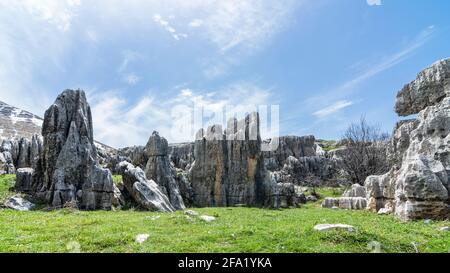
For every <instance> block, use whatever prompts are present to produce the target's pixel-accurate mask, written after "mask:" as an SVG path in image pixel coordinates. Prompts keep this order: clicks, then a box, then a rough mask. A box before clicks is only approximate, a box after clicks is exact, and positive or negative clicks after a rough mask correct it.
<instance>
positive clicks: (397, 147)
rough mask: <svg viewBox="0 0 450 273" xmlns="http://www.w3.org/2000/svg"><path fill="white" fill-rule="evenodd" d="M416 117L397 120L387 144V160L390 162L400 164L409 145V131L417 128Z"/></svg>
mask: <svg viewBox="0 0 450 273" xmlns="http://www.w3.org/2000/svg"><path fill="white" fill-rule="evenodd" d="M417 125H418V121H417V120H416V119H409V120H402V121H399V122H397V124H396V125H395V128H394V131H393V132H392V137H391V142H390V143H389V146H388V160H389V161H390V164H391V165H392V166H393V165H401V163H402V158H403V155H404V153H405V152H406V150H407V149H408V147H409V144H410V142H409V138H410V135H411V132H412V131H413V130H415V129H416V128H417Z"/></svg>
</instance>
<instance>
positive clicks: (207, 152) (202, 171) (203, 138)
mask: <svg viewBox="0 0 450 273" xmlns="http://www.w3.org/2000/svg"><path fill="white" fill-rule="evenodd" d="M194 155H195V156H194V157H195V162H194V163H193V166H192V168H191V171H190V180H191V183H192V188H193V192H194V205H195V206H233V205H237V204H246V205H250V206H251V205H263V204H264V202H265V199H266V198H267V195H266V190H267V189H266V187H265V179H266V174H265V168H264V158H263V155H262V152H261V137H260V132H259V115H258V113H252V114H250V115H247V116H246V117H245V119H243V120H240V121H238V120H237V119H231V120H230V121H229V122H228V124H227V128H226V131H225V132H224V131H223V130H222V127H221V126H220V125H213V126H210V127H209V128H208V129H207V131H206V132H205V131H204V130H203V129H202V130H200V131H199V132H198V133H197V136H196V141H195V145H194Z"/></svg>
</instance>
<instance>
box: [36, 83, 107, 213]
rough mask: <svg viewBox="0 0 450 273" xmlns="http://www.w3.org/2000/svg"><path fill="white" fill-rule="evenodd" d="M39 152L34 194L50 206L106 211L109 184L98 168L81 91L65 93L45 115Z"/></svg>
mask: <svg viewBox="0 0 450 273" xmlns="http://www.w3.org/2000/svg"><path fill="white" fill-rule="evenodd" d="M42 135H43V138H44V144H43V152H42V157H41V159H40V163H39V166H37V168H36V170H35V175H34V177H35V179H36V181H35V182H33V183H35V184H36V185H34V187H35V188H36V195H37V196H38V197H40V198H42V199H43V200H44V201H46V202H47V203H49V204H50V205H52V206H53V207H62V206H64V204H65V203H68V202H70V203H76V204H77V205H78V207H79V208H81V209H86V210H94V209H110V208H111V200H112V196H113V182H112V176H111V173H110V171H109V170H106V169H102V168H100V167H99V165H98V162H97V150H96V147H95V145H94V139H93V126H92V116H91V109H90V106H89V104H88V103H87V101H86V96H85V94H84V92H83V91H81V90H76V91H74V90H66V91H64V92H63V93H62V94H60V95H59V96H58V98H57V99H56V101H55V102H54V104H53V105H52V106H51V107H50V108H49V109H48V110H47V111H46V112H45V118H44V124H43V127H42Z"/></svg>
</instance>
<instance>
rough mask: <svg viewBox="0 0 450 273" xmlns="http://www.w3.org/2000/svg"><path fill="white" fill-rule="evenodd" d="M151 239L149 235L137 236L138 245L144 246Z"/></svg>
mask: <svg viewBox="0 0 450 273" xmlns="http://www.w3.org/2000/svg"><path fill="white" fill-rule="evenodd" d="M149 237H150V235H149V234H139V235H137V236H136V243H139V244H142V243H144V242H145V241H147V240H148V238H149Z"/></svg>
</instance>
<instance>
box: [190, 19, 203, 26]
mask: <svg viewBox="0 0 450 273" xmlns="http://www.w3.org/2000/svg"><path fill="white" fill-rule="evenodd" d="M202 25H203V20H200V19H194V20H192V21H191V22H189V26H190V27H201V26H202Z"/></svg>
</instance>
